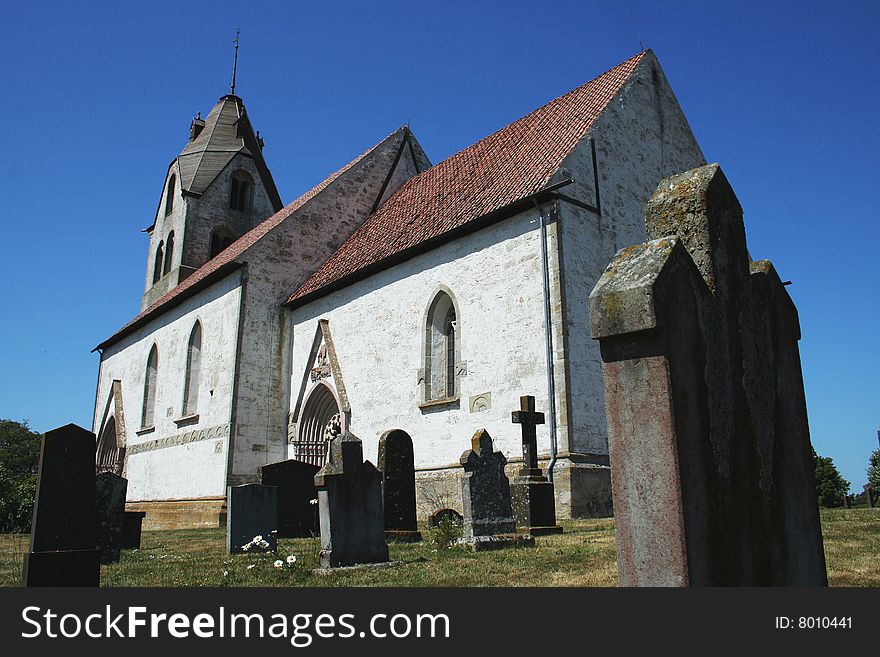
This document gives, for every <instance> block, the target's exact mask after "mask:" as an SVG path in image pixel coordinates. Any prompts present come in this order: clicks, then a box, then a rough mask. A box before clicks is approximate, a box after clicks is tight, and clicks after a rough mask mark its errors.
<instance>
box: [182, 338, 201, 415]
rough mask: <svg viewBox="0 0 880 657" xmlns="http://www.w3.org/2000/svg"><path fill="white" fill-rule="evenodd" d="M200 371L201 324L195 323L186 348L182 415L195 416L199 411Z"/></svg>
mask: <svg viewBox="0 0 880 657" xmlns="http://www.w3.org/2000/svg"><path fill="white" fill-rule="evenodd" d="M201 370H202V324H201V322H196V325H195V326H193V330H192V333H190V334H189V345H188V346H187V348H186V379H185V381H184V384H183V414H184V415H195V414H196V413H197V412H198V410H199V379H200V377H201Z"/></svg>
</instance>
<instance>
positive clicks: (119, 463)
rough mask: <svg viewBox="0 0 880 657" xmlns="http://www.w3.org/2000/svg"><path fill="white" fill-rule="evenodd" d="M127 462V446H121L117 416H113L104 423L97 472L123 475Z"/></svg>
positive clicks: (96, 462) (99, 441) (97, 457)
mask: <svg viewBox="0 0 880 657" xmlns="http://www.w3.org/2000/svg"><path fill="white" fill-rule="evenodd" d="M124 463H125V448H124V447H122V448H120V447H119V445H118V441H117V437H116V418H115V417H113V416H111V417H110V418H109V419H108V420H107V424H105V425H104V431H102V432H101V437H100V439H99V440H98V447H97V450H96V456H95V474H101V473H102V472H112V473H113V474H115V475H118V476H120V477H121V476H122V467H123V465H124Z"/></svg>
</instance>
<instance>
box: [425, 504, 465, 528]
mask: <svg viewBox="0 0 880 657" xmlns="http://www.w3.org/2000/svg"><path fill="white" fill-rule="evenodd" d="M443 523H451V524H454V525H463V524H464V517H463V516H462V515H461V514H460V513H459V512H458V511H456V510H455V509H437V510H436V511H434V513H432V514H431V515H429V516H428V527H430V528H432V529H433V528H435V527H439V526H440V525H441V524H443Z"/></svg>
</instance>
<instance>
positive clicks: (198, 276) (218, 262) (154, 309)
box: [95, 127, 408, 349]
mask: <svg viewBox="0 0 880 657" xmlns="http://www.w3.org/2000/svg"><path fill="white" fill-rule="evenodd" d="M407 130H408V128H406V127H401V128H398V129H397V130H395V131H394V132H393V133H391V134H390V135H388V136H387V137H386V138H385V139H383V140H382V141H380V142H379V143H378V144H376V145H375V146H373V147H372V148H368V149H367V150H366V151H364V152H363V153H361V154H360V155H358V156H357V157H356V158H355V159H353V160H352V161H351V162H349V163H348V164H346V165H345V166H344V167H342V168H341V169H339V170H338V171H336V172H334V173H331V174H330V175H329V176H327V178H325V179H324V180H323V181H322V182H320V183H318V184H317V185H316V186H315V187H313V188H312V189H310V190H309V191H307V192H306V193H305V194H303V195H302V196H300V197H299V198H298V199H296V200H295V201H293V202H292V203H290V204H289V205H286V206H285V207H283V208H281V210H279V211H278V212H276V213H275V214H273V215H272V216H270V217H269V218H267V219H265V220H263V221H262V222H260V223H259V224H257V225H256V226H254V228H252V229H251V230H250V231H248V232H247V233H245V234H244V235H242V236H241V237H240V238H238V239H237V240H236V241H235V242H233V243H232V244H231V245H230V246H229V247H228V248H226V249H224V250H223V251H221V252H220V253H218V254H217V255H216V256H214V257H213V258H212V259H211V260H209V261H208V262H206V263H205V264H204V265H202V266H201V267H199V268H198V269H196V270H195V271H194V272H193V273H192V274H190V275H189V276H188V277H186V278H185V279H183V281H181V282H180V283H179V284H178V285H176V286H174V287H173V288H171V289H170V290H168V292H166V293H165V294H163V295H162V296H161V297H159V298H158V299H156V301H154V302H153V303H152V304H150V305H149V306H147V308H146V309H144V310H143V311H141V313H140V314H139V315H138V316H137V317H135V318H134V319H132V320H131V321H130V322H128V324H126V325H125V326H123V327H122V328H121V329H119V330H118V331H116V333H114V334H113V335H111V336H110V337H109V338H107V339H106V340H104V342H102V343H101V344H99V345H98V346H97V347H95V349H103V348H105V347H107V346H109V345H111V344H113V343H114V342H116V341H117V340H119V339H120V338H122V337H124V336H125V335H127V334H128V333H131V332H132V331H133V330H135V329H136V328H137V327H138V326H140V325H142V324H144V323H145V322H146V321H148V320H149V319H151V318H152V317H154V316H155V315H157V314H158V313H159V312H160V311H163V310H164V308H163V307H164V306H166V305H167V304H169V303H171V302H172V300H174V299H176V298H179V297H181V295H183V294H184V293H185V292H186V291H187V290H189V289H191V288H193V287H195V286H196V285H197V284H198V283H200V282H202V281H204V280H205V279H208V278H209V277H211V275H212V274H216V273H218V272H219V270H221V269H224V268H228V267H227V265H231V264H232V263H233V262H234V261H235V260H236V258H238V257H239V256H240V255H242V254H243V253H244V252H245V251H247V250H248V249H249V248H250V247H251V246H253V245H254V244H256V242H257V241H259V240H260V238H262V237H263V236H265V235H266V234H267V233H269V231H271V230H272V229H273V228H275V227H276V226H278V225H279V224H280V223H281V222H283V221H284V220H285V219H287V218H288V217H289V216H290V215H292V214H293V213H294V212H296V211H297V210H299V209H300V208H301V207H302V206H303V205H305V204H306V203H307V202H308V201H310V200H311V199H312V198H314V197H315V196H317V195H318V194H319V193H321V192H322V191H323V190H324V189H326V188H327V187H328V186H330V184H331V183H333V181H335V180H336V179H337V178H339V177H340V176H341V175H342V174H344V173H345V172H346V171H348V170H349V169H351V168H352V167H353V166H355V165H356V164H357V163H358V162H360V161H361V160H363V159H364V158H365V157H366V156H367V155H369V154H370V153H371V152H372V151H374V150H375V149H377V148H378V147H379V146H381V145H382V144H384V143H385V142H386V141H388V140H389V139H391V138H393V137H395V136H396V135H397V134H398V133H400V132H401V131H407Z"/></svg>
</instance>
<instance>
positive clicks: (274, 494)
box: [226, 484, 278, 554]
mask: <svg viewBox="0 0 880 657" xmlns="http://www.w3.org/2000/svg"><path fill="white" fill-rule="evenodd" d="M226 494H227V497H226V505H227V515H226V551H227V552H228V553H229V554H236V553H239V552H266V551H270V552H274V551H275V550H276V549H277V534H278V490H277V489H276V488H275V487H274V486H263V485H262V484H243V485H241V486H229V487H228V488H227V489H226ZM258 536H259V537H261V540H254V539H256V538H257V537H258Z"/></svg>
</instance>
